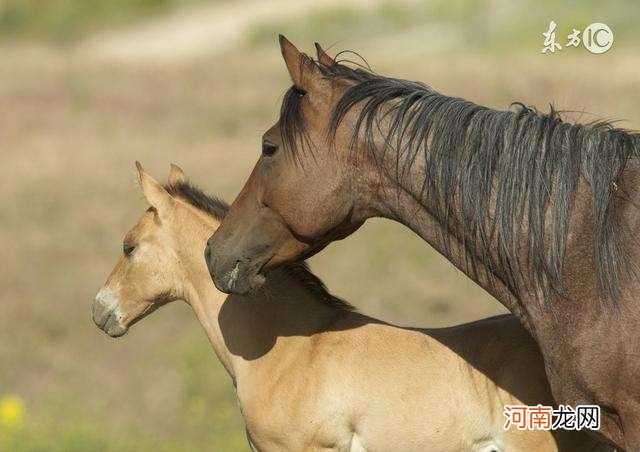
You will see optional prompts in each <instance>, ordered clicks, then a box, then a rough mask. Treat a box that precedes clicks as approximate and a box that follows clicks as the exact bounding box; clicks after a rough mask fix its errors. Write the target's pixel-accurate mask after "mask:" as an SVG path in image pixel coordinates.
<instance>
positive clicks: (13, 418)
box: [0, 395, 24, 428]
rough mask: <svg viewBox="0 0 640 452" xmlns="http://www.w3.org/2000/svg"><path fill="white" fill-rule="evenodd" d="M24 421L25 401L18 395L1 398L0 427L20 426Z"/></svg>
mask: <svg viewBox="0 0 640 452" xmlns="http://www.w3.org/2000/svg"><path fill="white" fill-rule="evenodd" d="M23 422H24V402H23V401H22V399H21V398H20V397H18V396H14V395H9V396H6V397H4V398H2V399H0V427H7V428H19V427H20V426H22V423H23Z"/></svg>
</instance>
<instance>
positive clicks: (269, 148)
mask: <svg viewBox="0 0 640 452" xmlns="http://www.w3.org/2000/svg"><path fill="white" fill-rule="evenodd" d="M277 151H278V146H276V145H275V144H272V143H262V155H265V156H267V157H269V156H271V155H273V154H275V153H276V152H277Z"/></svg>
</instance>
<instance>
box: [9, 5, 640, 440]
mask: <svg viewBox="0 0 640 452" xmlns="http://www.w3.org/2000/svg"><path fill="white" fill-rule="evenodd" d="M15 3H16V4H19V3H20V2H15ZM62 3H64V2H62ZM139 3H144V2H139ZM603 3H604V2H603ZM616 4H620V2H617V3H616ZM628 5H631V3H628ZM523 8H524V7H523ZM384 11H385V10H384V9H379V10H376V11H374V12H369V13H366V14H369V15H370V18H369V19H367V20H370V22H369V25H367V23H366V22H362V20H363V19H362V18H363V17H365V18H366V17H367V16H366V14H364V13H363V14H364V15H357V14H356V15H354V16H349V17H351V18H350V19H348V20H345V19H344V14H343V11H328V12H321V11H318V12H316V13H313V14H311V15H310V16H309V17H307V18H306V19H301V20H302V22H299V21H293V22H292V21H289V22H287V21H286V20H282V21H274V22H273V23H272V22H269V23H262V24H258V25H256V26H255V27H254V29H253V31H252V33H251V36H250V39H248V40H247V42H246V43H244V44H242V46H241V47H240V48H237V47H236V48H234V49H231V50H229V51H227V52H223V53H221V54H218V55H212V56H210V57H206V58H205V57H203V58H200V59H194V60H192V61H181V62H180V63H176V64H163V65H161V66H160V65H153V64H144V65H142V64H140V65H135V64H119V63H113V62H108V61H102V62H101V61H94V60H91V59H86V58H83V57H79V56H78V55H77V54H76V53H75V52H74V48H73V46H72V45H64V46H60V45H59V44H56V45H51V44H50V42H52V41H51V39H53V42H57V41H56V39H55V38H51V36H53V35H55V33H54V34H53V35H50V34H49V32H42V33H43V34H42V35H40V34H39V32H38V33H35V35H37V36H43V35H46V36H47V38H46V40H45V41H42V40H38V41H35V42H34V41H33V40H31V38H30V40H29V41H25V40H24V39H22V38H21V39H18V36H19V35H20V33H17V34H11V36H12V37H13V38H14V39H12V40H11V42H5V43H3V44H1V45H0V51H1V52H2V55H3V59H2V61H1V62H0V156H1V157H2V160H1V161H2V165H1V166H0V168H1V169H0V172H1V173H2V177H0V193H2V197H1V198H0V244H1V245H2V255H3V258H4V259H3V260H4V262H3V270H2V272H0V284H1V287H2V289H3V290H2V292H1V293H0V451H5V450H10V451H89V450H91V451H140V450H160V451H183V450H185V451H186V450H216V451H236V450H247V447H246V445H245V440H244V431H243V426H242V421H241V418H240V416H239V413H238V410H237V407H236V405H235V399H234V393H233V387H232V385H231V381H230V379H229V378H228V377H227V375H226V374H225V372H224V370H223V369H222V367H221V366H220V365H219V363H218V362H217V360H216V358H215V356H214V355H213V353H212V351H211V349H210V347H209V345H208V342H207V340H206V337H205V335H204V334H203V332H202V331H201V328H200V326H199V324H198V323H197V321H196V319H195V317H194V316H193V314H192V313H191V312H190V310H189V309H188V308H187V307H186V306H185V305H183V304H179V303H175V304H173V305H169V306H167V307H164V308H163V309H161V310H160V311H159V312H157V313H155V314H154V315H152V316H151V317H149V318H148V319H145V320H144V321H143V322H141V323H140V324H139V325H136V326H135V327H134V328H133V329H132V330H131V332H130V333H129V334H128V335H126V336H125V337H124V338H122V339H119V340H113V339H110V338H107V337H106V336H105V335H104V334H103V333H101V332H100V331H98V329H97V328H96V327H95V326H94V325H93V323H92V321H91V318H90V303H91V300H92V298H93V296H94V295H95V293H96V291H97V290H98V289H99V288H100V286H101V285H102V283H103V281H104V279H105V278H106V276H107V275H108V273H109V272H110V270H111V268H112V266H113V264H114V263H115V261H116V259H117V257H118V255H119V253H120V252H121V239H122V237H123V235H124V233H125V232H126V231H127V229H128V228H129V227H130V226H132V225H133V224H134V223H135V221H136V220H137V217H138V215H139V214H140V213H141V212H142V211H143V210H144V209H145V208H146V206H145V203H144V202H143V199H142V196H141V194H140V193H139V190H138V187H137V184H136V181H135V172H134V167H133V162H134V161H135V160H140V161H142V163H143V164H144V165H145V168H146V169H147V170H148V171H150V172H151V174H153V175H154V176H156V177H157V178H159V179H164V178H165V177H166V175H167V173H168V167H169V163H170V162H176V163H178V164H180V165H181V166H182V167H183V168H184V169H185V171H186V172H187V174H188V175H189V176H190V177H191V178H192V179H193V181H194V182H196V183H197V184H198V185H201V186H202V187H203V188H205V189H206V190H208V191H210V192H212V193H216V194H219V195H221V196H223V197H224V198H226V199H228V200H231V199H232V198H233V196H234V195H235V194H236V193H237V192H238V190H239V189H240V187H241V186H242V184H243V182H244V179H245V177H246V176H247V175H248V173H249V171H250V169H251V167H252V166H253V163H254V161H255V159H256V158H257V157H258V154H259V151H260V146H259V143H260V135H261V133H262V132H263V131H264V130H265V129H266V128H267V127H268V126H270V125H271V123H272V122H273V121H274V120H275V119H276V117H277V111H278V108H279V103H280V100H281V97H282V94H283V92H284V91H285V89H286V88H287V86H288V83H289V82H288V78H287V74H286V71H285V70H284V67H283V64H282V62H281V60H280V56H279V49H278V48H277V45H276V39H275V36H272V33H273V32H274V31H275V30H276V29H283V30H284V31H287V32H288V33H289V37H290V38H291V39H292V40H293V41H294V42H296V43H299V44H300V45H301V47H303V48H305V49H307V50H311V49H312V40H311V39H313V36H312V35H310V32H309V30H310V29H312V28H313V27H314V26H317V27H318V28H317V30H316V31H317V36H318V37H317V39H319V40H321V42H322V43H325V44H328V45H330V44H334V47H333V48H334V49H342V48H349V49H354V50H356V51H359V52H360V53H362V54H363V56H364V57H366V59H367V61H368V62H369V64H370V65H371V66H372V67H373V68H374V69H375V70H376V71H378V72H380V73H383V74H388V75H392V76H396V77H402V78H411V79H417V80H423V81H426V82H427V83H429V84H431V85H432V86H434V87H435V88H436V89H438V90H440V91H442V92H445V93H447V94H454V95H457V96H462V97H466V98H469V99H471V100H474V101H476V102H478V103H482V104H486V105H490V106H493V107H496V108H506V107H508V105H509V104H510V103H511V102H513V101H516V100H517V101H522V102H524V103H526V104H533V105H537V106H539V107H540V108H542V109H545V108H546V105H548V103H549V102H551V101H552V102H554V104H555V106H556V107H557V108H559V109H567V110H576V111H579V112H583V111H584V112H585V113H579V114H573V115H572V116H576V117H578V118H580V119H582V120H583V121H590V120H592V119H595V118H596V117H604V118H619V119H623V120H627V121H626V122H624V123H623V125H625V126H627V127H635V128H638V127H640V91H639V90H638V82H639V81H640V80H639V79H638V70H637V68H638V65H639V64H640V55H639V54H638V52H637V47H636V43H635V41H634V40H633V39H629V40H628V41H626V40H624V38H620V40H619V41H617V44H616V47H615V48H614V49H613V50H612V51H611V52H609V53H607V54H605V55H600V56H595V55H591V54H589V53H587V52H586V51H585V50H584V49H573V50H566V51H563V52H562V53H561V54H558V55H553V56H548V55H545V56H543V55H541V54H540V45H541V37H540V36H539V33H541V32H542V31H545V28H546V25H547V24H548V17H546V16H545V15H544V14H543V13H541V12H540V13H536V14H535V15H533V16H534V19H531V20H530V21H526V23H525V24H524V25H523V27H524V29H525V30H535V31H532V32H531V33H534V34H533V36H527V37H526V39H523V40H522V41H521V42H519V43H518V44H516V45H514V46H511V47H509V48H506V47H508V46H504V47H505V48H503V46H501V45H500V44H499V43H494V40H497V41H496V42H502V41H501V40H499V39H498V38H491V40H490V42H489V43H488V44H483V43H475V44H474V45H473V46H467V45H466V44H465V42H466V38H465V39H461V38H460V36H459V35H458V34H457V33H456V31H455V30H457V28H455V27H454V25H455V24H454V25H452V23H451V21H449V19H447V18H448V17H451V16H450V15H449V16H447V14H448V13H446V11H444V12H442V13H441V16H440V19H441V20H435V19H434V18H432V19H431V20H432V21H433V22H434V23H436V22H437V23H439V24H440V25H439V28H437V29H436V30H438V32H437V36H436V37H437V38H438V39H436V38H435V37H434V36H435V35H434V29H433V28H432V27H424V26H420V21H419V20H415V18H407V17H405V16H403V14H404V13H402V12H398V10H394V12H392V13H389V14H390V15H389V16H385V13H384ZM523 11H524V10H523ZM616 11H617V10H616ZM632 11H633V10H632ZM445 13H446V14H445ZM454 13H455V11H454ZM481 13H482V12H474V10H470V11H469V12H466V13H464V14H469V15H473V14H481ZM618 13H619V11H618ZM136 14H137V13H136ZM153 14H155V10H154V13H153ZM322 14H324V15H325V16H322V17H323V18H322V19H321V20H320V19H319V17H320V16H319V15H322ZM452 14H453V13H452ZM455 14H458V15H455ZM455 14H454V16H453V17H454V19H455V21H458V22H459V23H458V26H462V24H463V22H464V21H465V20H467V19H465V18H464V17H463V13H462V12H459V13H455ZM580 14H581V15H583V16H585V17H587V18H589V17H592V16H589V15H588V14H587V13H586V12H585V11H582V12H581V13H580ZM594 15H595V13H594ZM543 16H545V18H544V20H542V19H540V20H539V19H538V17H543ZM622 16H623V14H617V15H616V16H615V18H614V19H612V20H611V22H612V23H614V22H615V21H616V20H622V19H621V17H622ZM131 17H133V16H131ZM136 17H138V16H136ZM381 17H386V19H384V20H385V22H384V23H383V25H381V27H382V28H383V29H384V30H385V31H384V32H382V31H380V32H378V33H375V34H372V33H371V32H370V30H371V27H372V24H378V23H380V22H377V21H379V20H381V19H380V18H381ZM465 17H466V16H465ZM514 17H524V16H518V15H515V16H514ZM560 17H561V16H558V18H556V19H555V20H556V21H557V22H558V23H560ZM567 17H568V16H567ZM332 18H333V19H335V20H333V21H332ZM637 18H638V16H636V19H637ZM445 19H446V20H445ZM596 19H597V20H602V21H604V22H606V21H607V17H606V16H605V17H602V16H598V17H597V18H596ZM29 20H31V19H29ZM35 20H36V19H35V18H34V19H33V21H35ZM305 20H306V21H307V22H304V21H305ZM496 20H497V19H496ZM500 20H504V19H500ZM585 20H586V19H585ZM629 20H630V19H629ZM323 21H324V22H323ZM350 21H351V22H350ZM358 21H360V22H359V23H358V26H357V27H355V25H354V24H355V22H358ZM523 21H524V19H523ZM305 23H306V24H307V25H305ZM323 23H324V24H326V25H322V24H323ZM468 23H469V24H471V23H472V21H471V20H469V21H468ZM570 23H571V22H567V23H566V25H568V24H570ZM615 23H618V22H615ZM619 23H620V24H621V25H620V36H622V37H624V36H625V35H626V36H631V32H629V31H627V28H625V25H624V24H625V23H626V22H624V21H622V22H619ZM92 26H93V25H83V26H82V27H88V28H82V27H81V29H82V30H89V29H90V28H91V27H92ZM102 26H103V25H100V27H102ZM352 26H353V27H355V28H353V29H354V30H360V31H359V32H357V33H354V34H351V35H350V34H349V33H348V30H349V28H350V27H352ZM470 26H471V25H470ZM386 30H388V32H387V31H386ZM614 30H617V29H616V28H614ZM83 32H86V31H83ZM25 33H27V32H25ZM527 33H529V32H527ZM536 33H538V35H536ZM499 35H500V34H499V33H497V34H492V35H491V36H499ZM332 36H334V38H332ZM616 36H618V35H616ZM539 37H540V39H537V38H539ZM636 38H637V36H636ZM337 41H339V42H338V44H336V42H337ZM311 265H312V268H313V269H314V270H315V271H316V273H317V274H318V275H320V276H321V277H322V278H323V279H324V280H325V282H326V283H327V285H328V286H329V288H330V289H331V290H332V291H333V292H334V293H336V294H337V295H340V296H342V297H345V298H347V299H348V300H350V301H351V302H353V303H354V304H355V305H356V306H357V307H358V308H359V309H360V310H361V311H363V312H365V313H368V314H371V315H374V316H378V317H381V318H383V319H385V320H388V321H392V322H398V323H400V324H404V325H421V326H442V325H450V324H454V323H460V322H463V321H469V320H474V319H478V318H482V317H486V316H489V315H492V314H495V313H499V312H503V308H502V307H501V306H500V305H499V304H498V303H497V302H496V301H494V300H493V299H491V298H490V297H489V296H487V295H486V294H484V293H483V292H482V291H481V290H479V289H478V288H477V287H475V286H474V285H473V284H472V283H470V282H468V280H467V279H466V278H465V277H463V276H461V275H460V274H459V273H458V272H457V271H455V270H454V269H453V268H452V266H451V265H450V264H449V263H448V262H446V261H444V260H443V259H442V258H441V257H440V256H438V255H436V254H435V253H434V252H433V251H432V250H431V249H430V248H429V247H428V246H426V245H425V244H424V243H423V242H421V240H420V239H419V238H417V237H415V236H414V235H412V233H410V232H409V231H407V230H405V229H403V228H402V227H400V226H399V225H396V224H393V223H390V222H387V221H382V220H376V221H371V222H370V223H368V224H367V225H365V227H363V228H362V230H361V231H359V232H358V233H357V234H356V235H355V236H353V237H351V238H349V239H348V240H347V241H344V242H339V243H336V244H334V245H332V246H330V247H329V248H328V249H327V250H326V251H324V252H323V253H322V254H321V255H319V256H317V257H315V258H313V259H312V260H311Z"/></svg>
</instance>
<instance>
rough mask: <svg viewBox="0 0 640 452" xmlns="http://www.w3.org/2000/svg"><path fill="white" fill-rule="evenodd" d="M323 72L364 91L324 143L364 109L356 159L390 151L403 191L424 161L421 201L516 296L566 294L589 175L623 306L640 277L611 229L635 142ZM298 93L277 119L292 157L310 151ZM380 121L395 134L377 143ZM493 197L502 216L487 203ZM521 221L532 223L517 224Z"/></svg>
mask: <svg viewBox="0 0 640 452" xmlns="http://www.w3.org/2000/svg"><path fill="white" fill-rule="evenodd" d="M316 64H317V67H318V68H319V69H320V70H321V71H322V73H323V75H324V76H325V77H326V78H328V79H334V80H335V79H339V78H344V79H348V80H352V81H355V82H357V83H356V84H355V85H354V86H352V87H351V88H349V89H348V90H347V92H346V93H345V95H344V96H343V97H342V98H341V99H340V100H339V102H338V104H337V105H336V106H335V108H334V111H333V114H332V117H331V123H330V131H329V136H328V137H327V138H328V140H329V141H331V140H333V139H334V138H335V133H336V130H337V128H338V126H339V125H340V123H341V121H342V120H343V119H344V117H345V115H346V114H347V113H348V112H349V111H350V110H351V109H352V108H353V107H354V106H356V105H358V106H359V107H361V108H362V110H361V111H360V113H359V115H358V117H357V118H356V119H355V121H356V122H355V127H354V130H353V133H352V138H351V149H352V150H353V148H354V146H355V144H356V139H357V138H358V137H360V136H362V137H363V138H364V142H365V145H366V147H367V148H368V151H370V152H372V153H373V155H374V157H375V158H376V161H381V160H382V159H383V157H384V155H385V153H387V152H388V153H393V154H391V155H394V156H395V159H396V165H395V177H396V178H397V181H398V182H399V183H401V182H402V181H404V180H405V179H406V177H407V176H408V175H409V173H410V170H411V169H412V167H413V165H414V164H416V162H419V163H420V164H421V165H422V167H423V168H424V173H425V174H424V179H423V181H422V184H421V187H418V189H419V190H418V191H419V193H418V195H419V197H420V200H421V202H422V203H423V204H424V205H425V206H426V207H428V208H429V209H430V210H431V211H432V212H433V213H434V214H435V215H436V217H437V218H438V219H439V220H440V221H441V222H442V223H443V224H449V223H450V222H452V221H457V224H458V226H459V227H460V229H461V230H462V236H463V240H464V246H465V249H466V250H467V264H468V265H470V266H471V267H470V268H471V269H473V268H474V267H473V265H474V262H475V261H474V259H478V260H480V261H482V262H483V263H484V264H487V265H489V267H490V270H500V271H501V272H502V273H503V274H504V277H505V278H506V280H505V281H504V282H505V283H506V284H507V285H508V286H509V288H510V289H511V290H512V291H513V292H514V293H516V294H517V293H518V287H521V285H520V284H518V282H523V283H524V284H525V285H526V284H528V283H529V282H534V283H535V284H537V285H538V287H541V288H543V290H544V291H545V292H546V291H547V290H548V289H549V288H551V289H553V291H554V292H556V293H562V290H563V287H562V263H563V260H564V253H565V240H566V236H567V231H568V225H569V220H570V213H571V208H572V205H573V200H574V193H575V191H576V188H577V184H578V181H579V178H580V177H581V176H582V177H584V178H585V179H586V181H587V182H588V183H589V185H590V187H591V190H592V192H593V206H594V233H595V236H594V238H593V240H594V250H595V251H594V261H595V264H596V268H597V278H598V285H599V289H600V293H601V295H602V296H604V297H606V298H611V299H613V300H615V299H617V298H618V296H619V279H620V276H621V275H622V274H624V272H631V271H634V269H633V268H632V267H633V265H632V263H630V262H629V260H628V256H627V254H626V250H624V249H623V248H622V246H621V242H620V234H621V233H622V232H623V231H620V227H619V225H618V224H617V221H616V216H615V210H614V203H613V200H614V196H613V192H614V189H617V187H618V186H619V184H618V178H619V176H620V174H621V172H622V170H623V169H624V168H625V165H626V163H627V160H628V159H629V158H632V157H638V156H640V135H638V134H637V133H632V132H629V131H626V130H623V129H618V128H615V127H613V125H612V124H611V123H608V122H597V123H592V124H589V125H582V124H571V123H565V122H563V121H562V119H561V118H560V116H559V114H558V112H556V111H555V110H554V109H553V107H551V110H550V112H549V113H547V114H540V113H538V112H537V111H536V110H535V109H532V108H528V107H525V106H524V105H523V104H514V105H515V106H516V108H515V111H513V110H509V111H497V110H493V109H490V108H487V107H483V106H479V105H476V104H474V103H472V102H470V101H467V100H464V99H460V98H455V97H449V96H445V95H442V94H440V93H438V92H436V91H435V90H433V89H432V88H430V87H429V86H427V85H425V84H423V83H420V82H412V81H407V80H400V79H394V78H388V77H383V76H380V75H377V74H375V73H373V72H370V71H367V70H364V69H361V68H357V69H352V68H350V67H348V66H345V65H343V64H340V63H339V62H334V63H333V64H331V65H323V64H320V63H316ZM303 94H304V93H301V92H300V91H299V90H297V89H296V88H291V89H290V90H289V91H288V93H287V96H285V100H284V102H283V105H282V109H281V118H280V126H281V130H282V138H283V142H284V143H285V148H288V149H289V152H293V153H295V152H297V151H298V150H297V149H296V145H295V144H296V142H302V143H307V146H305V147H309V148H312V146H309V145H308V143H309V140H308V135H307V131H306V130H305V123H304V118H303V117H302V113H301V109H300V99H301V98H302V95H303ZM383 123H384V126H386V127H388V132H387V133H386V135H385V136H382V137H381V136H380V130H381V129H382V127H381V124H383ZM382 130H384V129H382ZM376 139H378V140H377V141H376ZM380 141H382V144H376V143H380ZM491 197H495V206H493V205H490V199H491ZM454 210H455V211H457V212H458V213H459V214H458V215H457V217H456V216H455V215H454ZM547 215H548V217H547ZM522 219H526V220H527V221H528V224H524V225H523V224H521V223H522ZM545 225H546V226H548V227H549V229H548V233H545ZM519 232H524V233H525V235H526V236H527V237H528V239H527V240H528V243H526V246H527V251H528V260H529V263H530V264H531V265H530V266H531V267H532V269H533V273H534V274H533V275H531V276H532V278H530V277H529V275H524V274H523V269H521V263H520V262H518V250H519V248H520V246H521V245H522V244H521V243H520V238H521V235H520V234H519ZM447 246H448V244H447ZM494 246H497V254H498V262H497V263H495V264H496V265H495V266H497V267H499V268H498V269H495V268H494V269H491V262H490V259H489V257H488V256H489V250H490V247H494Z"/></svg>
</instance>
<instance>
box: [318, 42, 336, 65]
mask: <svg viewBox="0 0 640 452" xmlns="http://www.w3.org/2000/svg"><path fill="white" fill-rule="evenodd" d="M315 46H316V55H317V56H318V61H319V62H320V64H322V65H323V66H333V63H334V60H333V58H331V57H330V56H329V55H328V54H327V52H325V51H324V49H323V48H322V47H320V44H318V43H317V42H316V43H315Z"/></svg>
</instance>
